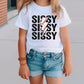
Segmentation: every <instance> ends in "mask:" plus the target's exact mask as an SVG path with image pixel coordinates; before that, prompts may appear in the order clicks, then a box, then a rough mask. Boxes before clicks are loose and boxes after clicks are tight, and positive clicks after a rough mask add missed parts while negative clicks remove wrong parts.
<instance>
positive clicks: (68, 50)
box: [60, 26, 72, 76]
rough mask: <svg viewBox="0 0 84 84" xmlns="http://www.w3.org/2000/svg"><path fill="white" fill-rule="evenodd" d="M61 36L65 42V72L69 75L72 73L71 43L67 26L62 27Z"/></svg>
mask: <svg viewBox="0 0 84 84" xmlns="http://www.w3.org/2000/svg"><path fill="white" fill-rule="evenodd" d="M60 38H61V41H62V44H63V51H64V56H65V62H64V73H66V74H65V76H67V75H69V74H70V73H71V70H72V64H71V45H70V40H69V35H68V27H67V26H65V27H62V28H60Z"/></svg>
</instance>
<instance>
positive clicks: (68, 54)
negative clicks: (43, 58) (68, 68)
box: [62, 36, 71, 61]
mask: <svg viewBox="0 0 84 84" xmlns="http://www.w3.org/2000/svg"><path fill="white" fill-rule="evenodd" d="M62 43H63V47H64V48H63V51H64V56H65V61H67V60H71V45H70V40H69V36H66V37H65V38H64V40H63V42H62Z"/></svg>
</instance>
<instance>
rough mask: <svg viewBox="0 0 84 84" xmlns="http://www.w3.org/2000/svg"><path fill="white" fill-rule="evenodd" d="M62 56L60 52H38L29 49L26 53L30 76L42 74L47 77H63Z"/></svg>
mask: <svg viewBox="0 0 84 84" xmlns="http://www.w3.org/2000/svg"><path fill="white" fill-rule="evenodd" d="M62 55H63V53H62V52H60V53H54V52H39V51H37V50H35V49H33V48H31V49H30V51H29V53H26V57H27V65H28V67H29V70H30V76H32V77H34V76H38V75H40V74H44V75H46V76H49V77H57V78H59V77H60V76H62V75H63V57H62Z"/></svg>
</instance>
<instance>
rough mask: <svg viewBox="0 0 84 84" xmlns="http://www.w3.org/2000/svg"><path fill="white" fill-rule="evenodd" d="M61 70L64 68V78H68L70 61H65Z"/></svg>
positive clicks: (70, 67) (70, 68)
mask: <svg viewBox="0 0 84 84" xmlns="http://www.w3.org/2000/svg"><path fill="white" fill-rule="evenodd" d="M63 68H64V73H65V77H66V76H69V75H70V73H71V71H72V63H71V61H68V60H67V61H65V62H64V67H63Z"/></svg>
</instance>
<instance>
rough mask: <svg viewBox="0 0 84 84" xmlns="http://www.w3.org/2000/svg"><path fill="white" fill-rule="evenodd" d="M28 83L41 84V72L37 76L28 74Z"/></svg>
mask: <svg viewBox="0 0 84 84" xmlns="http://www.w3.org/2000/svg"><path fill="white" fill-rule="evenodd" d="M29 80H30V84H43V74H41V75H38V76H34V77H32V76H29Z"/></svg>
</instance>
